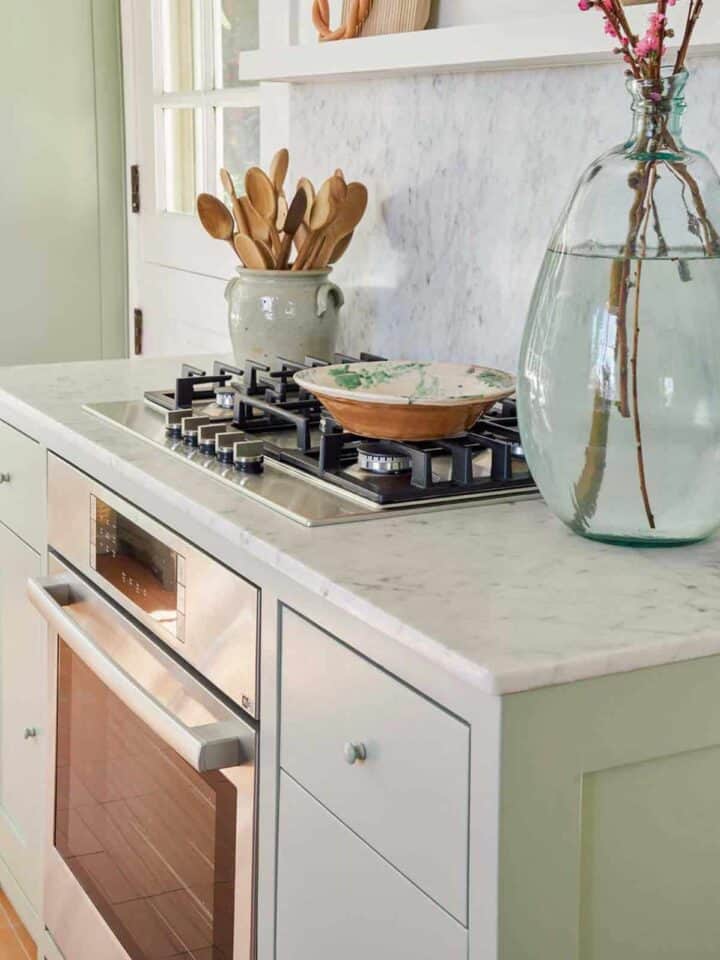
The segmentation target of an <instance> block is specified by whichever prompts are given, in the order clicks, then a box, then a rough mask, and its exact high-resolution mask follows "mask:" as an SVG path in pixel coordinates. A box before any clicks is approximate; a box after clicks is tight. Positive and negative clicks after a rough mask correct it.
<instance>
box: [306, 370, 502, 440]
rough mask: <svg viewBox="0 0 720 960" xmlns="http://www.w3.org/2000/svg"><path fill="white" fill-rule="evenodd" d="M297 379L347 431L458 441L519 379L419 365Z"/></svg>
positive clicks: (314, 372) (312, 373)
mask: <svg viewBox="0 0 720 960" xmlns="http://www.w3.org/2000/svg"><path fill="white" fill-rule="evenodd" d="M295 380H296V382H297V383H298V384H299V386H300V387H302V388H303V390H307V391H308V393H312V394H314V396H316V397H318V399H320V400H321V401H322V403H323V405H324V406H325V407H326V408H327V409H328V410H329V412H330V413H331V414H332V416H333V417H335V419H336V420H337V421H338V423H340V424H341V425H342V426H343V427H344V428H345V429H346V430H349V431H350V432H351V433H356V434H358V435H359V436H361V437H375V438H377V439H378V440H437V439H440V438H441V437H452V436H456V435H457V434H459V433H463V432H464V431H466V430H469V429H470V428H471V427H472V426H473V424H474V423H475V421H476V420H477V419H478V417H481V416H482V415H483V413H485V411H486V410H488V409H489V408H490V407H491V406H492V405H493V404H494V403H496V402H497V401H498V400H502V399H504V398H505V397H509V396H510V395H511V394H512V393H514V392H515V378H514V377H513V376H512V375H511V374H509V373H504V372H503V371H502V370H493V369H492V368H490V367H480V366H475V365H469V364H463V363H430V362H421V361H414V360H406V361H391V360H382V361H375V362H369V363H363V362H360V363H341V364H334V365H332V366H329V367H312V368H310V369H308V370H301V371H300V372H299V373H296V374H295Z"/></svg>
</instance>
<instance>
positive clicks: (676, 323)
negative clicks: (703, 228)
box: [518, 244, 720, 544]
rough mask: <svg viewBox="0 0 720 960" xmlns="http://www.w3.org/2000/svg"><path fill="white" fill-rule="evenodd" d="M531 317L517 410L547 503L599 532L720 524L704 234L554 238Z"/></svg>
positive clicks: (646, 535) (715, 328) (652, 533)
mask: <svg viewBox="0 0 720 960" xmlns="http://www.w3.org/2000/svg"><path fill="white" fill-rule="evenodd" d="M622 290H626V291H627V293H626V298H627V299H626V302H625V304H624V306H623V307H622V309H621V308H620V306H619V303H618V302H617V301H618V300H619V298H620V297H621V296H622ZM538 301H540V302H538ZM531 315H533V316H534V317H535V322H534V323H533V324H531V325H529V326H528V328H527V329H526V333H525V341H524V343H523V348H522V359H521V367H520V384H519V391H518V395H519V415H520V422H521V427H522V429H523V439H524V443H525V452H526V455H527V458H528V462H529V465H530V469H531V470H532V472H533V474H534V476H535V478H536V480H537V482H538V484H539V486H540V489H541V491H542V493H543V495H544V497H545V499H546V500H547V502H548V505H549V506H550V507H551V509H552V510H553V511H554V512H555V513H556V514H557V515H558V516H559V517H560V518H561V519H562V520H564V521H565V522H566V523H567V524H568V525H569V526H571V527H572V528H573V529H574V530H576V531H577V532H578V533H582V534H584V535H586V536H590V537H597V538H599V539H603V540H614V539H617V540H618V541H621V542H633V541H634V540H637V541H642V542H650V543H653V542H654V543H659V544H661V543H676V542H686V541H690V540H696V539H701V538H702V537H705V536H707V535H708V534H709V533H711V532H712V531H713V530H714V529H715V528H716V527H717V525H718V523H719V522H720V257H708V256H707V255H698V248H697V246H696V245H693V246H692V247H689V248H687V249H682V248H678V247H673V249H672V255H669V254H668V255H665V256H663V255H662V254H661V252H660V253H658V251H654V252H653V255H651V256H648V257H646V258H642V259H641V258H632V259H629V260H628V259H625V260H624V259H622V257H619V256H618V252H617V247H615V248H610V249H603V248H599V247H598V245H597V244H593V245H588V246H586V247H582V246H579V247H575V248H574V249H573V250H572V252H558V251H555V250H553V249H550V250H549V251H548V253H547V254H546V257H545V262H544V265H543V270H542V273H541V278H540V280H539V281H538V284H537V288H536V292H535V302H534V303H533V305H532V307H531ZM623 318H624V319H623Z"/></svg>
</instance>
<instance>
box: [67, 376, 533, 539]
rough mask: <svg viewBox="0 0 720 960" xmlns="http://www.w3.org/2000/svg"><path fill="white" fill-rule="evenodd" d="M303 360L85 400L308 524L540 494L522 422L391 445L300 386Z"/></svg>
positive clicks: (243, 491)
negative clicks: (136, 396)
mask: <svg viewBox="0 0 720 960" xmlns="http://www.w3.org/2000/svg"><path fill="white" fill-rule="evenodd" d="M315 362H320V361H315ZM305 365H307V362H306V364H305ZM300 366H302V365H300V364H289V366H287V368H286V365H285V364H283V369H282V371H280V372H278V373H273V372H272V371H269V370H268V369H267V368H266V367H263V366H262V365H260V364H252V365H250V366H248V368H247V369H246V372H245V373H243V371H238V370H234V369H233V368H226V367H221V366H220V365H219V364H217V365H216V370H215V372H214V373H213V374H212V375H211V376H206V375H205V374H204V372H203V371H199V370H193V369H192V368H183V371H182V377H181V378H179V379H178V382H177V384H176V388H175V389H174V390H167V391H158V392H151V393H148V394H146V396H145V399H144V400H138V401H130V402H127V401H118V402H110V403H98V404H90V405H87V406H86V407H85V409H86V410H87V411H88V412H89V413H91V414H93V415H94V416H97V417H100V418H102V419H103V420H106V421H107V422H108V423H111V424H112V425H113V426H116V427H119V428H121V429H123V430H125V431H127V432H129V433H131V434H132V435H134V436H137V437H140V438H142V439H143V440H146V441H147V442H149V443H152V444H153V445H155V446H157V447H160V448H162V449H164V450H166V451H167V452H168V453H169V454H171V455H172V456H174V457H176V458H179V459H181V460H183V461H184V462H186V463H188V464H190V465H191V466H193V467H195V468H197V469H198V470H202V471H203V472H204V473H206V474H209V475H210V476H212V477H213V478H215V479H216V480H218V481H220V482H222V483H224V484H226V485H228V486H230V487H232V488H233V489H235V490H237V491H238V493H239V494H240V495H244V496H247V497H249V498H251V499H252V500H255V501H256V502H258V503H261V504H263V505H265V506H267V507H269V508H271V509H273V510H275V511H277V512H279V513H281V514H283V515H284V516H286V517H289V518H291V519H292V520H295V521H296V522H298V523H302V524H304V525H306V526H321V525H329V524H337V523H347V522H352V521H358V520H371V519H378V518H381V517H387V516H389V515H395V514H397V513H407V512H409V511H413V512H417V511H419V510H423V511H430V510H433V511H434V510H438V509H448V508H449V507H451V506H454V507H459V506H468V505H469V504H471V503H490V502H497V501H506V500H516V499H527V498H529V497H536V496H537V489H536V487H535V486H534V484H533V481H532V479H531V478H530V477H529V474H528V473H527V467H526V466H525V463H524V460H523V458H522V450H521V449H520V447H519V442H518V439H517V438H516V436H515V434H516V432H517V431H516V428H511V429H510V432H507V431H506V432H503V430H505V427H504V426H502V423H501V421H502V422H504V421H503V418H502V417H500V416H498V420H497V421H496V424H497V426H496V425H495V423H493V424H490V425H489V427H487V429H488V430H489V436H488V437H487V438H486V437H484V436H480V435H479V434H476V433H474V432H473V433H471V434H469V435H467V437H463V438H452V439H451V440H448V441H445V442H439V445H435V444H429V443H426V444H412V445H393V446H392V448H390V449H387V448H386V447H385V445H383V444H382V443H380V442H373V441H366V440H365V439H364V438H359V437H353V436H351V435H348V434H346V433H344V431H343V430H342V428H341V427H339V425H338V424H336V423H335V422H334V421H332V420H331V418H329V417H328V416H327V415H326V412H325V411H324V410H323V409H322V408H321V407H320V405H319V404H318V403H317V401H315V400H314V399H313V398H310V397H307V396H303V395H302V394H298V391H297V388H295V387H294V384H293V383H292V376H291V375H292V371H293V370H294V369H299V368H300ZM229 371H231V372H229ZM248 371H251V372H250V373H248ZM237 375H240V376H241V377H244V381H243V382H238V381H237V380H236V379H235V377H236V376H237ZM178 402H179V403H180V406H178ZM513 430H514V432H513ZM498 437H499V439H498ZM486 444H487V447H486ZM446 447H447V449H445V448H446ZM465 448H468V449H465ZM461 460H462V463H461V462H460V461H461ZM499 465H500V466H501V468H502V476H503V478H504V479H500V474H499V472H498V470H499ZM461 473H462V476H463V481H462V483H458V482H455V481H457V478H458V476H460V474H461Z"/></svg>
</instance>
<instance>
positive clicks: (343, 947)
mask: <svg viewBox="0 0 720 960" xmlns="http://www.w3.org/2000/svg"><path fill="white" fill-rule="evenodd" d="M277 919H278V925H277V950H276V956H277V960H308V958H309V957H312V960H339V958H342V960H369V958H377V960H440V958H441V960H466V958H467V949H468V942H467V941H468V938H467V931H466V930H465V928H464V927H462V926H461V925H460V924H459V923H457V922H456V921H455V920H453V919H452V917H450V916H448V914H447V913H445V912H444V911H443V910H441V909H440V908H439V907H438V906H437V905H436V904H434V903H433V902H432V901H431V900H429V899H428V898H427V897H426V896H425V895H424V894H423V893H421V892H420V891H419V890H418V888H417V887H416V886H414V885H413V884H412V883H410V882H409V881H408V880H406V879H405V877H403V876H401V875H400V874H399V873H398V872H397V871H396V870H394V869H393V868H392V867H391V866H390V865H389V864H388V863H386V861H385V860H383V859H382V858H381V857H379V856H378V855H377V854H376V853H375V852H374V851H373V850H371V849H370V847H368V845H367V844H366V843H363V841H362V840H360V839H358V838H357V837H356V836H355V835H354V834H353V833H351V832H350V831H349V830H348V829H347V828H346V827H344V826H343V825H342V824H341V823H340V821H339V820H337V819H336V817H334V816H333V815H332V814H330V813H328V811H327V810H325V809H323V807H321V806H320V804H319V803H317V802H316V801H315V800H313V798H312V797H311V796H310V795H309V794H308V793H307V792H306V791H305V790H303V789H302V787H300V786H298V784H297V783H295V782H294V781H293V780H291V779H290V778H289V777H288V776H287V775H286V774H281V778H280V833H279V854H278V905H277Z"/></svg>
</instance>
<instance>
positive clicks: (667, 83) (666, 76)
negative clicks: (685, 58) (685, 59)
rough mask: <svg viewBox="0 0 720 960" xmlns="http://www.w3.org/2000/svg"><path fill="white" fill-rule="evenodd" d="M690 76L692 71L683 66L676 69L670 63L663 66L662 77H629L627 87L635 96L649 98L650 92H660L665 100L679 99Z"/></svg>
mask: <svg viewBox="0 0 720 960" xmlns="http://www.w3.org/2000/svg"><path fill="white" fill-rule="evenodd" d="M689 77H690V71H689V70H687V69H686V68H685V67H683V68H682V69H681V70H675V69H674V68H673V67H672V66H671V65H670V64H666V65H665V66H663V67H662V68H661V71H660V78H659V80H658V79H647V78H645V77H628V81H627V89H628V91H629V92H630V94H631V95H632V96H633V97H636V98H638V97H639V98H642V99H643V100H645V99H647V96H648V94H651V93H653V92H658V93H660V96H661V97H662V99H663V100H679V99H682V97H683V92H684V90H685V87H686V85H687V82H688V79H689Z"/></svg>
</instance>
